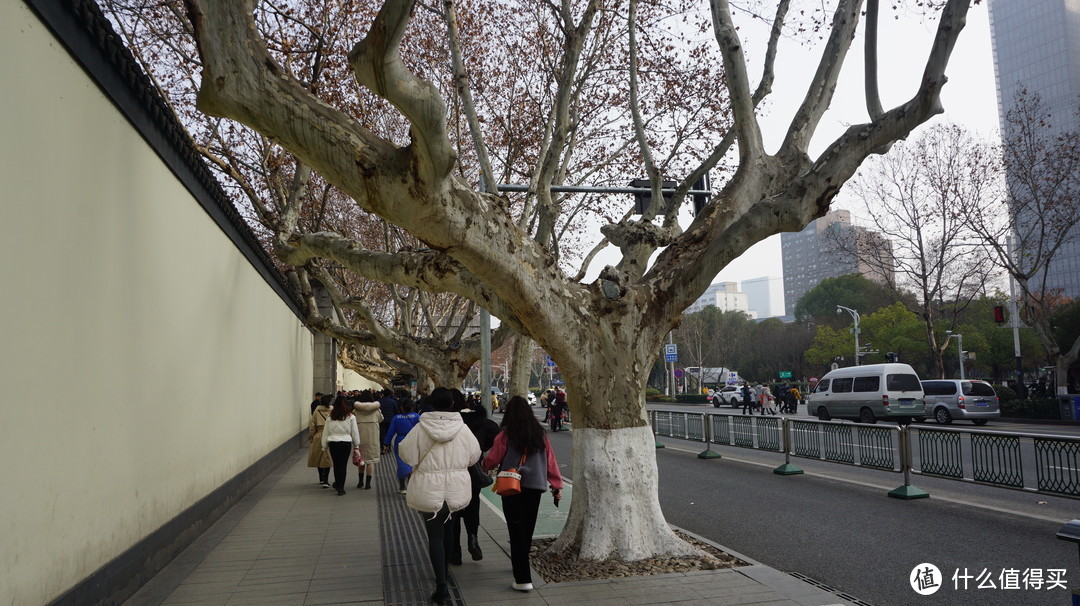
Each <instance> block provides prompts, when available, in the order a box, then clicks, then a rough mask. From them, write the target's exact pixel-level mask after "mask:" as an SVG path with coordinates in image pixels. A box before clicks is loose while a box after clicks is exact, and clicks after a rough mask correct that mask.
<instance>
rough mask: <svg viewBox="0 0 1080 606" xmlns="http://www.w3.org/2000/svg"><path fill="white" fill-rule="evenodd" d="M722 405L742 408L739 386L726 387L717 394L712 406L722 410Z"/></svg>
mask: <svg viewBox="0 0 1080 606" xmlns="http://www.w3.org/2000/svg"><path fill="white" fill-rule="evenodd" d="M721 404H727V405H728V406H730V407H732V408H738V407H740V406H742V393H740V392H739V386H738V385H725V386H724V387H723V389H721V390H719V391H717V392H716V394H715V395H714V396H713V402H712V405H713V406H715V407H716V408H720V405H721Z"/></svg>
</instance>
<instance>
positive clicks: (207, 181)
mask: <svg viewBox="0 0 1080 606" xmlns="http://www.w3.org/2000/svg"><path fill="white" fill-rule="evenodd" d="M23 1H24V2H25V3H26V5H27V6H28V7H30V9H31V10H33V11H34V12H35V13H36V14H37V15H38V17H39V18H40V19H41V21H42V23H44V24H45V25H46V26H47V27H48V28H49V29H50V30H52V32H53V35H54V36H56V38H57V39H58V40H59V41H60V42H61V43H62V44H63V45H64V46H65V47H66V48H67V50H68V52H69V53H70V54H71V56H72V57H73V58H74V59H75V60H76V61H77V62H78V63H79V64H80V65H81V66H82V68H83V70H85V71H86V73H87V74H88V75H89V76H90V78H91V80H93V81H94V82H95V83H96V84H97V86H98V88H100V89H101V91H102V93H103V94H104V95H105V96H106V97H108V98H109V99H110V100H111V101H112V102H113V104H114V105H115V106H116V107H117V109H119V110H120V113H121V114H123V115H124V116H125V117H126V118H127V120H128V122H130V123H131V125H132V126H133V127H134V128H135V129H136V131H138V132H139V134H140V135H141V136H142V137H143V139H145V140H146V142H147V143H148V144H149V145H150V147H151V148H152V149H153V150H154V151H155V152H156V153H157V155H158V156H159V157H160V158H161V159H162V161H163V162H164V163H165V164H166V166H168V167H169V169H170V170H171V171H172V172H173V174H174V175H176V177H177V179H179V180H180V182H181V183H182V184H183V185H184V187H186V188H187V190H188V191H189V192H190V193H191V194H192V196H193V197H194V198H195V199H196V200H197V201H198V203H199V204H200V205H201V206H202V208H203V209H204V210H205V211H206V212H207V214H209V215H210V217H211V218H212V219H213V220H214V222H215V223H216V224H217V225H218V227H219V228H220V229H221V230H222V231H223V232H225V234H226V235H227V236H228V237H229V239H230V240H232V242H233V244H234V245H235V246H236V247H237V249H239V250H240V252H241V253H242V254H243V255H244V256H245V257H246V258H247V259H248V262H249V263H251V265H252V266H253V267H254V268H255V269H256V271H258V272H259V274H260V275H262V277H263V279H264V280H266V282H267V283H268V284H269V285H270V286H271V288H273V289H274V291H275V292H276V293H277V294H278V296H280V297H281V299H282V300H283V301H285V303H286V304H287V305H288V306H289V308H290V309H291V310H292V311H293V313H294V314H296V316H297V317H298V318H300V319H301V320H303V319H305V318H306V317H307V314H306V313H305V312H304V311H303V310H304V309H305V305H304V303H303V300H302V298H301V297H300V295H299V294H298V293H297V292H295V290H294V289H293V288H291V287H290V286H289V283H288V282H287V281H286V279H285V277H284V276H283V275H282V273H281V272H280V271H279V270H278V269H277V267H276V266H275V265H274V262H273V261H272V260H271V258H270V255H269V254H267V252H266V250H265V249H264V248H263V247H262V245H261V244H260V243H259V241H258V239H257V238H256V237H255V234H254V232H253V231H252V230H251V227H250V226H248V224H247V223H245V222H244V220H243V218H241V216H240V214H239V213H238V212H237V211H236V208H235V207H234V206H233V205H232V202H231V201H230V200H229V199H228V197H227V196H226V195H225V192H224V191H223V190H222V189H221V185H220V184H219V183H218V181H217V179H216V178H215V177H214V175H213V173H212V172H211V171H210V169H209V168H208V167H207V166H206V164H205V161H204V160H203V158H202V157H201V156H200V155H199V152H198V151H196V149H195V147H194V145H193V144H192V142H191V140H190V138H189V137H188V135H187V131H186V130H185V129H184V127H183V125H182V124H181V123H180V121H179V119H177V117H176V115H175V114H173V112H172V110H171V109H169V107H168V106H167V105H166V104H165V102H164V101H163V100H162V99H161V97H160V95H159V94H158V92H157V90H156V89H155V88H154V86H153V85H152V84H151V82H150V79H149V78H148V77H147V76H146V74H145V73H143V71H142V68H140V67H139V64H138V63H137V62H136V61H135V58H134V57H133V56H132V54H131V51H129V50H128V48H127V47H126V46H124V43H123V40H121V38H120V36H118V35H117V34H116V32H115V30H113V27H112V24H111V23H110V22H109V20H108V19H107V18H105V15H104V14H103V13H102V12H101V8H100V7H99V6H98V4H97V3H96V2H94V1H93V0H23Z"/></svg>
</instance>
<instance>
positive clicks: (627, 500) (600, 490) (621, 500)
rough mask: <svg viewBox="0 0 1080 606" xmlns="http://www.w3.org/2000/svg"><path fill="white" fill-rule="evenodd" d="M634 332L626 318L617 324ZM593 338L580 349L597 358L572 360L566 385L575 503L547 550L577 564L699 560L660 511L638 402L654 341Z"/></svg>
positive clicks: (652, 444) (600, 329) (649, 440)
mask: <svg viewBox="0 0 1080 606" xmlns="http://www.w3.org/2000/svg"><path fill="white" fill-rule="evenodd" d="M633 325H634V319H632V318H631V319H627V321H626V322H625V324H623V326H633ZM592 330H593V331H594V334H592V335H589V336H590V338H587V339H585V338H583V339H582V341H581V344H582V346H583V347H586V348H589V349H594V348H595V349H600V350H602V351H595V352H590V351H580V352H578V354H577V356H576V357H577V358H578V360H579V361H581V362H584V364H582V365H580V366H579V365H575V367H576V368H579V369H580V374H577V373H572V374H571V375H569V376H567V377H566V379H567V402H568V403H569V405H570V410H571V413H572V416H573V419H574V450H573V468H574V495H573V502H572V504H571V507H570V513H569V518H568V519H567V522H566V526H565V527H564V529H563V532H562V534H561V535H560V536H559V538H558V539H557V540H556V541H555V543H554V544H553V545H552V547H551V549H552V550H555V551H566V550H571V551H572V550H577V556H578V557H580V558H583V559H592V560H602V559H607V558H611V557H617V558H618V559H620V560H640V559H644V558H648V557H652V556H655V555H657V554H664V553H668V554H676V555H700V554H701V552H700V551H699V550H698V549H697V548H695V547H692V546H690V545H689V544H687V543H686V542H685V541H683V540H682V539H680V538H678V537H677V536H675V534H674V532H673V531H672V530H671V528H670V527H669V526H668V524H667V522H666V521H665V519H664V514H663V512H662V511H661V510H660V499H659V490H658V482H657V468H656V441H655V438H654V437H653V434H652V430H651V428H650V426H649V423H648V417H647V415H646V412H645V397H644V394H645V381H646V380H647V379H648V368H650V361H651V360H652V359H653V358H654V357H655V355H656V352H658V351H659V339H655V341H656V345H655V346H653V347H650V346H648V345H642V343H648V342H649V341H651V340H654V339H649V338H643V337H642V335H640V334H635V335H621V334H620V331H619V328H618V327H606V326H603V325H601V326H596V325H595V324H594V325H593V327H592ZM624 330H625V329H624ZM621 337H628V339H629V342H625V343H624V342H622V341H624V339H623V338H621ZM605 342H606V343H605ZM589 345H592V347H589ZM564 372H565V370H564Z"/></svg>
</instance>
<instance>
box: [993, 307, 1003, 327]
mask: <svg viewBox="0 0 1080 606" xmlns="http://www.w3.org/2000/svg"><path fill="white" fill-rule="evenodd" d="M994 323H996V324H1004V323H1005V308H1004V307H1002V306H1000V305H995V306H994Z"/></svg>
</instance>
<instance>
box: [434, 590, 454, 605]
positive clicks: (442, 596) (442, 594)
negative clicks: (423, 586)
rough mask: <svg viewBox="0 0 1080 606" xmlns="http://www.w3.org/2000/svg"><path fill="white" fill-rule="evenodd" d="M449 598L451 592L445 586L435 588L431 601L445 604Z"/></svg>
mask: <svg viewBox="0 0 1080 606" xmlns="http://www.w3.org/2000/svg"><path fill="white" fill-rule="evenodd" d="M449 600H450V592H449V591H447V589H446V587H445V586H443V587H437V588H435V593H433V594H431V601H432V602H434V603H436V604H445V603H446V602H447V601H449Z"/></svg>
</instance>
